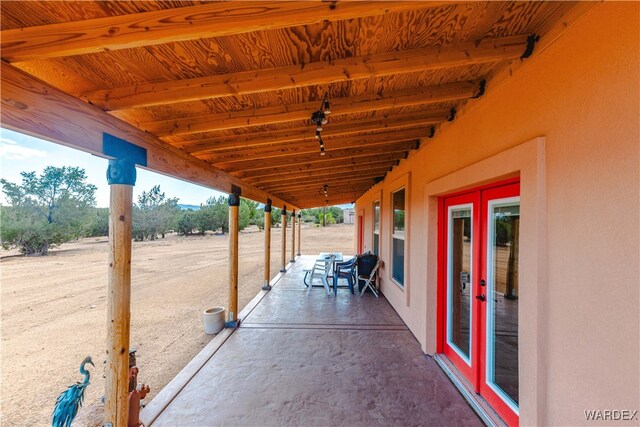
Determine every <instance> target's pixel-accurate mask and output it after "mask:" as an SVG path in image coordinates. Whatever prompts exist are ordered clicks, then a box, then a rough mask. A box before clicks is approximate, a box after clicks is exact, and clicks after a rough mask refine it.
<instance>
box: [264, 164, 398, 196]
mask: <svg viewBox="0 0 640 427" xmlns="http://www.w3.org/2000/svg"><path fill="white" fill-rule="evenodd" d="M386 172H388V170H387V169H383V170H374V171H371V172H367V173H363V174H362V175H354V174H338V175H335V176H325V177H324V178H323V177H316V178H311V179H308V180H298V181H294V182H282V183H276V184H272V185H268V186H264V187H262V188H264V189H265V190H268V191H270V192H273V193H276V194H277V193H278V192H281V191H282V190H283V189H298V188H306V187H309V186H316V187H317V188H322V186H323V185H325V184H327V185H329V186H331V185H334V184H342V183H344V182H350V183H352V182H358V181H366V182H373V180H374V178H377V177H380V176H384V174H385V173H386Z"/></svg>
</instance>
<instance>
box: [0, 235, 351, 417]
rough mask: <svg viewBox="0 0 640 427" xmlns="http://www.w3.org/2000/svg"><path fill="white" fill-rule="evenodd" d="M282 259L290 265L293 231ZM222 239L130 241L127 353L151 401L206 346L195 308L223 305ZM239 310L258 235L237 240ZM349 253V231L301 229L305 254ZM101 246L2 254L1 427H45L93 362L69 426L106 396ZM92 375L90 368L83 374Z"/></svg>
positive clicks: (252, 286) (259, 244)
mask: <svg viewBox="0 0 640 427" xmlns="http://www.w3.org/2000/svg"><path fill="white" fill-rule="evenodd" d="M288 231H289V233H287V234H288V236H287V259H289V258H290V244H291V239H290V237H289V236H290V230H288ZM281 236H282V235H281V230H280V229H273V232H272V247H271V256H272V262H271V274H272V276H275V275H276V274H277V272H278V270H279V263H280V247H281V246H280V245H281ZM228 241H229V240H228V235H206V236H189V237H183V236H176V235H170V236H167V238H165V239H160V240H158V241H154V242H134V243H133V260H132V296H131V347H132V348H135V349H137V350H138V354H137V356H138V366H139V367H140V374H139V377H138V378H139V380H140V381H141V382H144V383H146V384H149V385H150V386H151V394H150V395H149V397H147V399H145V401H147V402H149V401H150V400H151V399H152V398H153V397H154V396H155V395H156V394H157V392H158V391H159V390H160V389H162V388H163V387H164V386H165V385H166V384H167V383H168V382H169V381H170V380H171V379H172V378H173V377H174V376H175V375H176V374H177V373H178V372H179V371H180V370H181V369H182V368H183V367H184V366H185V365H186V364H187V363H188V362H189V360H191V359H192V358H193V357H194V356H195V355H196V354H197V353H198V352H199V351H200V350H201V349H202V348H203V347H204V346H205V345H206V344H207V343H208V342H209V340H210V339H211V336H208V335H206V334H205V333H204V332H203V328H202V319H201V314H202V311H203V310H205V309H207V308H210V307H212V306H217V305H222V306H225V307H226V306H227V298H228V284H227V283H228V281H227V278H228V263H227V256H228V255H227V252H228ZM239 247H240V249H239V251H240V255H239V257H240V260H239V283H240V286H239V305H240V308H242V307H244V306H245V305H246V304H247V303H248V302H249V301H250V300H251V299H252V298H253V297H254V296H255V295H256V293H258V291H259V290H260V288H261V286H262V274H263V264H264V254H263V250H264V233H263V232H258V231H256V232H243V233H241V234H240V241H239ZM322 251H340V252H343V253H345V254H353V253H354V228H353V225H334V226H330V227H327V228H325V229H321V228H317V227H312V226H308V227H307V226H303V230H302V253H306V254H312V253H318V252H322ZM107 259H108V253H107V239H106V238H88V239H83V240H80V241H78V242H73V243H67V244H64V245H62V246H61V247H59V248H57V249H54V250H52V251H51V252H50V255H49V256H46V257H28V258H27V257H20V256H13V252H7V251H0V280H1V293H0V295H1V300H0V304H1V308H2V310H1V320H2V323H1V326H0V331H1V335H2V341H1V347H0V355H1V364H0V366H1V371H2V372H1V374H0V381H1V384H0V392H1V393H0V425H3V426H9V425H16V426H17V425H21V426H22V425H46V424H48V425H50V424H51V412H52V410H53V407H54V404H55V400H56V397H57V396H58V394H59V393H60V392H61V391H63V390H65V389H66V387H67V386H69V385H71V384H72V383H74V382H75V381H78V380H80V379H81V378H82V376H81V374H80V373H79V372H78V368H79V364H80V362H81V361H82V359H84V358H85V357H86V356H88V355H90V356H92V357H93V360H94V363H95V364H96V367H95V368H93V369H92V370H91V373H92V376H91V385H90V386H89V388H88V390H87V394H86V400H85V406H84V407H83V408H82V409H81V410H80V412H79V415H78V418H77V422H76V423H75V424H74V425H87V424H91V421H93V420H94V418H95V413H97V412H98V411H99V406H100V405H99V403H98V402H99V401H100V398H101V396H102V394H103V392H104V379H103V372H104V365H103V361H104V359H105V357H104V347H105V337H106V295H107ZM90 368H91V367H90Z"/></svg>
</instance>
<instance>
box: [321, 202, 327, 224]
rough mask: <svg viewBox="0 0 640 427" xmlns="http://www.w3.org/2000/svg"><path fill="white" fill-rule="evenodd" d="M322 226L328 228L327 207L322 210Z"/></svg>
mask: <svg viewBox="0 0 640 427" xmlns="http://www.w3.org/2000/svg"><path fill="white" fill-rule="evenodd" d="M322 226H323V227H326V226H327V207H326V206H324V207H323V208H322Z"/></svg>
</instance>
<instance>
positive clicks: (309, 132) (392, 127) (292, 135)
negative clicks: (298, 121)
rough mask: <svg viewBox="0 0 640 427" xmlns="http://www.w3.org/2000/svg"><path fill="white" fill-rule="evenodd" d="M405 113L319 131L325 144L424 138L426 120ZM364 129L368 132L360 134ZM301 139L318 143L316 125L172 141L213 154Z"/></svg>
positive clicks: (427, 127) (196, 151)
mask: <svg viewBox="0 0 640 427" xmlns="http://www.w3.org/2000/svg"><path fill="white" fill-rule="evenodd" d="M448 114H449V112H448V111H445V110H444V109H443V110H438V115H437V116H436V117H434V118H433V119H434V120H432V121H431V123H432V125H433V124H435V123H437V122H436V121H435V119H436V118H437V119H438V121H440V120H444V119H445V118H446V116H447V115H448ZM405 116H406V115H399V116H396V117H395V120H394V119H393V118H390V119H386V121H383V123H384V124H386V127H384V128H382V129H377V130H372V126H378V123H379V121H380V120H374V119H363V120H352V121H351V122H348V123H331V124H329V125H327V127H326V128H325V130H324V131H323V132H322V139H323V140H324V142H325V143H326V144H332V143H333V142H334V141H340V143H342V142H343V141H344V142H345V143H349V142H356V141H362V140H363V139H365V138H370V140H372V141H379V140H384V139H386V138H390V137H391V135H392V134H396V135H404V136H402V137H401V138H404V137H407V138H410V139H411V138H412V137H413V136H414V135H415V138H423V137H425V136H427V135H428V134H429V132H430V131H431V126H432V125H431V126H430V125H429V123H428V122H427V123H422V122H421V123H418V124H416V123H415V118H413V117H412V118H410V119H407V120H406V121H405V120H404V117H405ZM363 132H367V133H366V135H363ZM302 142H309V143H316V144H317V143H318V141H317V140H316V138H315V129H314V128H313V127H312V126H302V127H298V128H294V129H282V130H276V131H267V132H252V133H247V134H243V135H229V136H224V137H220V138H216V139H211V138H207V139H201V140H192V141H183V142H180V143H172V144H174V145H176V146H178V147H180V148H182V149H183V150H185V151H187V152H188V153H190V154H192V155H200V154H212V153H217V152H221V151H232V150H233V151H235V150H247V149H251V148H256V147H266V146H277V145H281V144H286V143H291V144H299V143H302Z"/></svg>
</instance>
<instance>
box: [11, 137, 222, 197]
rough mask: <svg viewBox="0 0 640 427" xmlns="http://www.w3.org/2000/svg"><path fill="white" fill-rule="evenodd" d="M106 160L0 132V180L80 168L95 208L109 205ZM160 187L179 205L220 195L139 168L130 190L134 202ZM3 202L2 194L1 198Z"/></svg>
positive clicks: (13, 179)
mask: <svg viewBox="0 0 640 427" xmlns="http://www.w3.org/2000/svg"><path fill="white" fill-rule="evenodd" d="M108 163H109V162H108V161H107V160H105V159H102V158H100V157H96V156H93V155H91V154H87V153H85V152H82V151H79V150H74V149H71V148H67V147H64V146H62V145H59V144H54V143H52V142H48V141H44V140H42V139H38V138H34V137H32V136H28V135H23V134H21V133H17V132H13V131H10V130H7V129H0V178H4V179H6V180H8V181H11V182H20V181H21V180H22V178H21V176H20V172H23V171H25V172H31V171H36V173H38V174H39V173H40V172H42V170H43V169H44V168H45V167H46V166H79V167H81V168H83V169H84V170H85V171H86V173H87V181H88V182H90V183H91V184H94V185H95V186H97V187H98V191H97V192H96V202H97V205H98V207H108V206H109V186H108V185H107V178H106V173H107V165H108ZM154 185H160V188H161V189H162V191H163V192H164V193H165V194H166V195H167V197H178V198H179V199H180V203H182V204H188V205H199V204H200V203H204V202H205V201H206V200H207V199H208V198H209V197H211V196H215V197H217V196H219V195H222V194H223V193H220V192H218V191H214V190H211V189H208V188H205V187H201V186H198V185H195V184H190V183H188V182H185V181H180V180H178V179H175V178H170V177H167V176H164V175H160V174H158V173H154V172H149V171H146V170H143V169H140V168H138V179H137V181H136V186H135V187H134V190H133V197H134V201H136V200H137V198H138V195H139V194H140V193H141V192H142V191H146V190H149V189H150V188H151V187H153V186H154ZM2 201H3V203H4V201H5V200H4V195H2Z"/></svg>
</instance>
